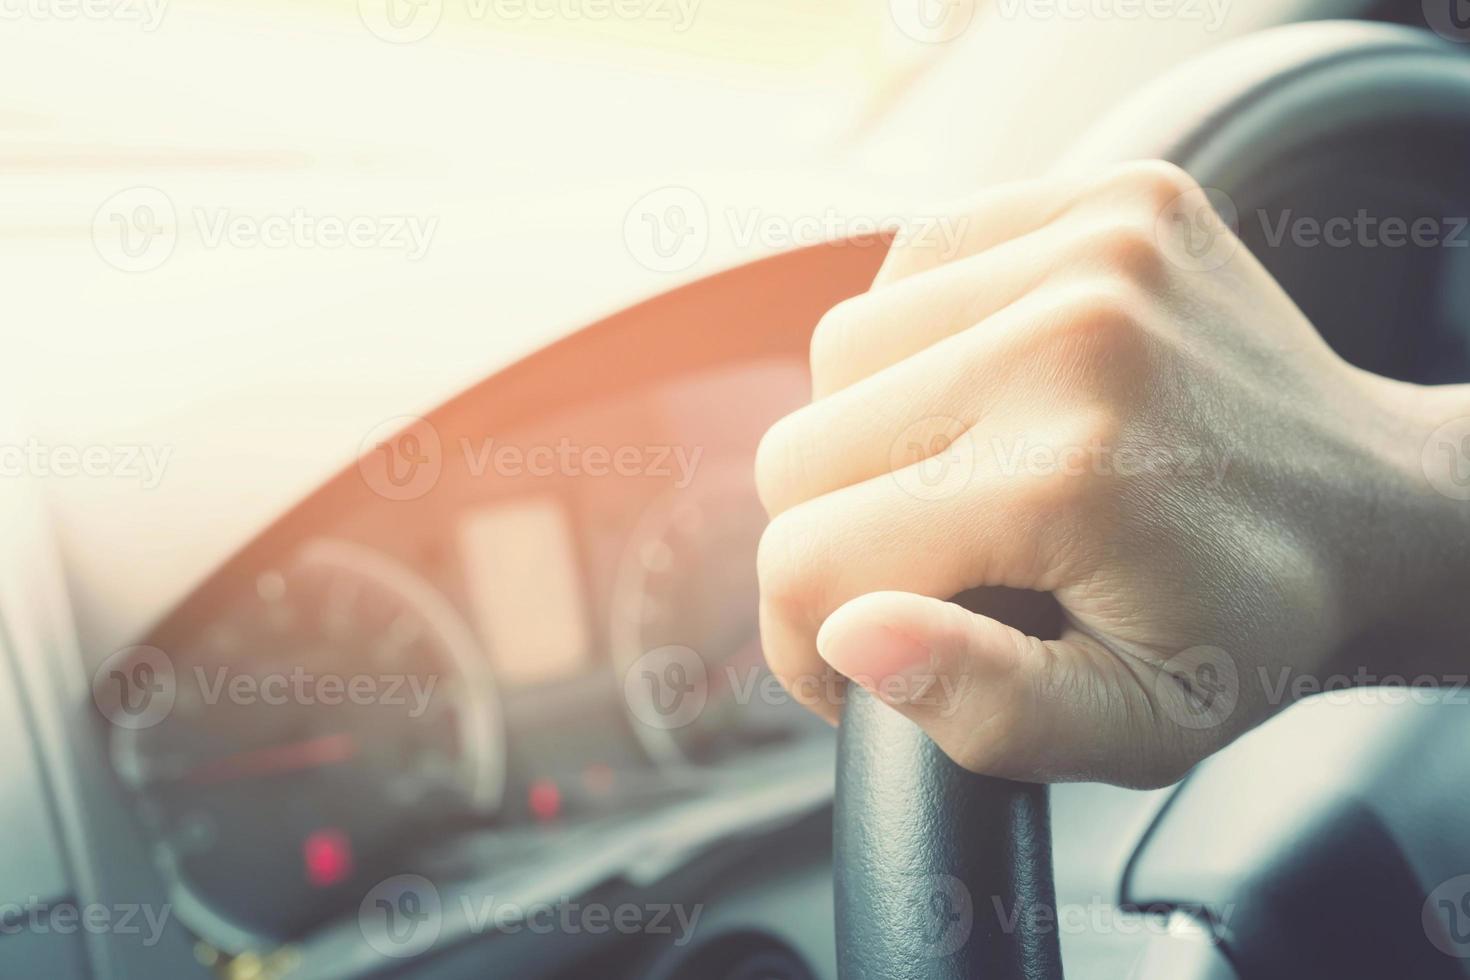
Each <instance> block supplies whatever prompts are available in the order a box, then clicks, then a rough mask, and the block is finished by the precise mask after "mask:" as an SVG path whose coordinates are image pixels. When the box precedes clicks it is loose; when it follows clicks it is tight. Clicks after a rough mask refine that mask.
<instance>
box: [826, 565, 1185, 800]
mask: <svg viewBox="0 0 1470 980" xmlns="http://www.w3.org/2000/svg"><path fill="white" fill-rule="evenodd" d="M817 651H818V652H819V653H820V654H821V656H822V659H823V660H825V661H826V662H827V663H828V664H829V665H831V667H832V668H833V669H834V670H836V671H837V672H838V673H840V674H842V675H844V676H845V677H847V678H848V679H849V680H851V681H853V682H854V683H857V684H860V685H861V686H863V687H865V688H867V689H868V690H870V691H872V692H873V693H874V694H875V695H876V696H877V697H878V698H880V699H881V700H883V701H884V702H885V703H887V704H888V705H890V706H891V707H893V708H894V709H895V710H897V711H900V712H902V713H903V714H904V715H906V716H907V717H909V718H910V719H911V720H913V721H914V722H915V723H916V724H918V725H919V727H920V728H922V729H923V730H924V731H925V733H927V734H928V735H929V737H930V738H932V739H933V740H934V741H935V743H936V744H937V745H938V746H939V747H940V748H941V749H942V750H943V751H944V752H945V754H947V755H948V756H949V757H950V758H951V759H953V760H954V761H955V762H956V763H958V764H959V765H961V766H963V767H964V768H966V769H969V770H971V771H972V772H979V773H985V774H987V775H993V776H1003V777H1006V778H1009V779H1021V780H1029V781H1034V782H1054V781H1065V780H1079V779H1085V780H1105V781H1107V782H1112V783H1118V784H1121V785H1128V786H1161V785H1166V784H1167V783H1169V782H1172V781H1174V780H1175V779H1177V778H1178V777H1179V776H1180V775H1182V774H1183V772H1184V771H1185V769H1187V767H1188V765H1189V764H1190V763H1191V762H1193V761H1194V760H1195V759H1197V758H1199V757H1201V756H1202V755H1203V754H1205V753H1206V752H1207V751H1208V749H1203V750H1199V749H1197V748H1195V747H1194V746H1193V745H1192V743H1193V742H1196V741H1201V740H1202V739H1203V737H1204V736H1205V733H1204V732H1200V731H1194V732H1190V731H1188V730H1184V731H1181V730H1180V729H1179V728H1178V726H1175V725H1171V724H1170V722H1169V716H1168V712H1163V711H1160V710H1158V706H1157V704H1156V703H1155V697H1154V694H1153V692H1154V690H1155V689H1156V688H1157V685H1156V683H1155V679H1156V677H1157V674H1158V672H1159V671H1158V668H1156V667H1154V666H1152V665H1150V664H1148V663H1146V662H1145V661H1143V660H1141V659H1138V658H1135V657H1133V656H1131V655H1128V654H1120V653H1115V652H1114V651H1112V650H1110V649H1109V648H1108V647H1106V646H1104V645H1103V644H1101V643H1099V642H1097V641H1096V640H1094V639H1093V638H1091V637H1090V636H1087V635H1086V634H1084V633H1082V632H1080V631H1078V630H1076V629H1068V630H1067V631H1065V632H1064V633H1063V634H1062V636H1061V638H1060V639H1056V640H1041V639H1038V638H1036V637H1033V636H1028V635H1026V634H1025V633H1022V632H1021V631H1019V630H1017V629H1013V628H1012V627H1010V626H1007V625H1006V624H1005V623H1002V622H1000V621H998V620H995V619H991V618H990V617H988V616H982V615H979V614H977V613H973V612H970V611H969V610H967V609H964V608H963V607H961V606H958V605H956V604H954V603H952V602H944V601H942V600H940V599H934V598H931V597H928V596H920V595H913V594H910V593H906V592H873V593H869V594H867V595H863V596H859V597H857V598H856V599H852V600H850V601H849V602H847V603H846V604H844V605H842V606H841V607H839V608H838V609H837V610H836V611H835V612H833V613H832V614H831V615H830V616H828V617H827V620H826V621H825V622H824V623H823V624H822V628H821V630H820V631H819V632H818V634H817Z"/></svg>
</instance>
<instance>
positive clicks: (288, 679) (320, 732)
mask: <svg viewBox="0 0 1470 980" xmlns="http://www.w3.org/2000/svg"><path fill="white" fill-rule="evenodd" d="M253 589H254V592H253V594H251V595H247V596H245V597H242V598H241V599H239V600H237V601H236V602H235V604H233V605H232V606H230V607H228V608H226V609H224V610H221V611H219V612H217V613H215V614H214V615H213V616H212V617H211V619H210V621H209V622H207V623H205V624H202V625H201V626H200V628H199V629H198V630H197V632H196V633H195V634H194V635H193V637H192V639H191V640H189V641H187V642H185V643H183V644H181V645H180V646H179V648H176V649H162V650H159V649H155V650H154V651H153V653H152V655H151V657H150V658H149V663H148V664H147V667H148V670H147V671H145V672H142V673H138V674H137V675H136V676H138V677H141V678H143V679H145V680H148V681H149V682H150V683H152V684H153V686H154V687H167V688H169V689H170V690H169V693H170V694H171V696H172V706H171V708H170V709H169V710H168V711H167V712H166V713H165V714H164V716H163V717H162V719H161V720H158V721H157V722H156V723H153V724H149V725H147V726H146V727H144V726H139V727H126V726H124V727H117V728H115V729H114V732H115V736H114V739H113V746H112V748H113V759H114V763H115V766H116V769H117V772H118V774H119V776H120V777H121V778H122V780H123V781H124V782H125V783H127V784H128V785H129V786H130V787H131V788H132V789H133V790H134V791H135V792H136V794H137V796H138V799H139V801H140V805H141V808H142V811H143V815H144V818H145V820H146V822H147V823H148V824H149V825H150V826H151V828H152V830H153V831H154V833H155V835H156V839H157V840H158V856H159V859H160V861H161V862H162V863H163V865H164V866H165V870H166V872H167V873H168V874H169V875H170V877H171V878H172V880H173V881H174V882H175V883H176V886H177V887H176V891H177V892H178V896H177V897H178V912H179V915H180V918H181V919H185V920H187V922H188V924H189V925H191V926H192V927H193V928H194V929H195V930H196V931H197V932H199V933H200V934H201V935H203V936H204V937H205V938H206V939H209V940H211V941H212V942H214V943H215V944H216V945H219V946H221V947H222V948H225V949H238V948H244V947H247V946H250V945H254V944H255V943H256V942H257V941H258V940H260V939H262V938H264V939H269V940H282V939H288V938H291V937H293V936H295V935H299V934H301V933H302V932H304V931H306V930H308V929H309V928H311V927H312V926H314V925H316V924H318V923H319V922H320V921H322V920H324V919H325V918H326V917H328V916H331V915H332V914H334V913H336V912H338V911H340V909H341V908H342V907H344V903H347V902H350V901H352V900H353V898H352V896H354V895H360V893H361V891H362V890H363V887H364V886H365V885H370V884H371V883H372V882H373V881H375V880H377V879H378V878H380V877H382V876H383V874H384V873H385V872H387V873H392V872H395V871H397V870H402V861H403V860H404V859H405V856H406V855H407V854H408V853H409V852H410V851H411V849H412V848H413V845H414V844H415V843H417V842H419V841H420V840H421V839H423V838H425V837H427V836H429V835H431V834H432V833H433V831H434V829H435V828H436V827H441V826H443V824H444V822H445V821H449V820H453V819H455V818H465V817H470V816H476V817H483V816H486V815H489V814H491V813H493V812H494V810H495V809H496V808H497V807H498V805H499V802H500V799H501V796H502V793H503V790H504V781H505V756H504V744H503V732H502V725H501V717H500V708H499V704H498V702H497V700H496V698H495V692H494V689H493V681H492V679H491V677H490V676H489V672H488V669H487V668H486V667H485V665H484V662H483V660H482V659H481V657H480V656H479V651H478V649H477V646H476V644H475V641H474V639H473V636H472V634H471V632H470V630H469V628H468V627H467V626H466V625H465V624H464V622H463V621H462V620H461V619H460V617H459V615H458V614H457V613H456V612H455V610H454V608H453V607H452V605H451V604H450V603H449V602H448V601H447V600H446V599H445V598H444V597H443V596H442V595H441V594H440V593H438V592H437V591H436V590H435V589H434V588H433V587H432V586H430V585H429V584H428V583H427V582H425V581H424V580H423V579H422V578H420V577H419V576H418V575H416V574H415V573H413V572H412V571H410V570H409V569H407V568H405V567H403V566H401V565H399V564H398V563H396V562H394V561H392V560H391V559H389V558H387V557H385V556H383V555H381V554H379V553H377V552H375V551H372V550H371V549H367V548H363V547H361V546H358V545H353V544H349V543H346V542H342V541H335V540H316V541H313V542H311V543H309V544H308V545H307V546H305V547H304V548H303V549H302V550H301V551H300V552H299V553H297V555H296V557H295V558H294V559H293V560H291V561H290V562H288V563H286V564H285V565H284V566H283V567H280V568H276V569H267V570H265V571H263V572H261V573H260V574H259V575H258V576H257V577H256V578H255V581H254V583H253ZM140 649H147V648H140ZM160 656H161V659H160ZM140 666H142V665H140ZM144 674H146V677H144V676H143V675H144ZM121 676H122V677H128V676H133V675H130V674H129V672H128V666H127V665H123V667H122V670H121Z"/></svg>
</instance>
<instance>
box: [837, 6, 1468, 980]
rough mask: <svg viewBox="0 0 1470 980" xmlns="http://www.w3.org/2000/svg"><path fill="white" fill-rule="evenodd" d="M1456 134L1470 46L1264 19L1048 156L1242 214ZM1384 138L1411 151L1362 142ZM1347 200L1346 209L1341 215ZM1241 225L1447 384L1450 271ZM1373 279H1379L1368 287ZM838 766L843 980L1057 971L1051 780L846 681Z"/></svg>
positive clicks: (1334, 316)
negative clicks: (988, 763)
mask: <svg viewBox="0 0 1470 980" xmlns="http://www.w3.org/2000/svg"><path fill="white" fill-rule="evenodd" d="M1467 133H1470V58H1467V57H1466V55H1465V53H1464V49H1462V48H1460V47H1459V46H1457V45H1454V44H1449V43H1447V42H1443V41H1442V40H1441V39H1439V38H1436V37H1434V36H1433V35H1431V34H1429V33H1428V32H1425V31H1414V30H1411V29H1408V28H1401V27H1392V26H1388V25H1374V24H1365V23H1351V22H1338V23H1333V22H1325V23H1315V24H1304V25H1295V26H1291V27H1284V28H1278V29H1275V30H1270V31H1265V32H1262V33H1260V34H1257V35H1253V36H1251V37H1247V38H1244V39H1241V40H1239V41H1236V42H1234V43H1231V44H1228V45H1225V46H1222V47H1221V48H1219V49H1216V50H1215V51H1213V52H1210V53H1209V54H1207V55H1205V56H1204V57H1202V58H1199V59H1196V60H1195V61H1192V62H1189V63H1187V64H1185V65H1183V66H1182V67H1180V68H1178V69H1176V70H1174V71H1173V72H1171V73H1169V74H1167V75H1165V76H1164V77H1163V78H1161V79H1159V80H1158V81H1157V82H1156V83H1154V84H1152V85H1150V86H1148V87H1146V88H1145V89H1144V90H1142V91H1141V92H1140V93H1138V95H1137V96H1136V97H1134V98H1133V99H1131V100H1130V101H1129V102H1128V103H1126V104H1124V105H1122V106H1120V107H1119V108H1118V109H1117V110H1115V111H1114V112H1113V113H1110V114H1109V115H1108V116H1106V117H1105V118H1104V119H1103V120H1101V121H1100V122H1099V123H1098V124H1097V126H1096V127H1095V128H1094V129H1093V130H1092V131H1090V132H1089V133H1088V134H1087V135H1086V136H1085V137H1084V139H1083V140H1082V141H1081V142H1080V143H1079V144H1078V146H1077V147H1076V149H1075V151H1074V152H1073V153H1072V154H1071V155H1070V156H1069V157H1067V158H1066V159H1065V160H1064V161H1062V164H1061V166H1060V169H1061V170H1062V171H1064V172H1084V171H1095V170H1096V169H1098V168H1099V167H1101V166H1105V165H1107V164H1109V163H1113V162H1120V161H1123V160H1128V159H1137V158H1144V157H1154V158H1162V159H1167V160H1171V161H1173V162H1175V163H1177V164H1179V165H1180V166H1182V167H1183V168H1184V169H1186V170H1188V171H1189V172H1190V173H1191V174H1192V175H1193V176H1194V177H1195V178H1196V179H1197V180H1198V181H1199V182H1200V183H1201V184H1202V185H1204V186H1205V187H1207V188H1215V189H1219V190H1222V191H1224V193H1225V194H1226V195H1228V199H1229V200H1231V201H1232V202H1233V203H1234V204H1235V205H1236V207H1237V209H1238V211H1239V214H1240V215H1242V216H1244V215H1248V214H1253V213H1257V212H1260V213H1264V208H1265V207H1266V206H1267V205H1268V204H1269V205H1272V206H1274V207H1277V208H1279V207H1280V206H1282V205H1283V203H1284V202H1285V203H1291V204H1297V205H1300V206H1301V207H1302V209H1303V210H1307V209H1311V208H1313V207H1315V208H1318V209H1321V210H1323V211H1324V212H1325V213H1327V214H1333V213H1338V214H1341V213H1348V214H1351V213H1353V212H1354V211H1355V210H1356V209H1357V207H1360V206H1361V203H1360V202H1361V197H1362V195H1363V194H1364V193H1367V192H1366V191H1365V189H1364V188H1365V187H1369V186H1372V187H1388V188H1391V190H1392V192H1393V193H1397V194H1400V195H1402V194H1405V193H1407V192H1406V190H1405V187H1406V185H1405V183H1404V182H1405V181H1417V182H1418V183H1419V184H1422V185H1424V186H1423V187H1417V188H1415V191H1416V192H1418V191H1423V192H1425V193H1420V194H1419V195H1418V200H1419V201H1420V203H1421V204H1422V201H1423V199H1424V198H1425V194H1426V193H1427V192H1428V191H1444V190H1445V188H1446V187H1455V186H1456V185H1458V184H1459V183H1460V182H1461V181H1460V179H1459V178H1458V177H1457V176H1455V175H1456V174H1458V175H1462V174H1463V173H1465V172H1466V171H1465V169H1464V166H1465V161H1466V160H1470V145H1467V143H1470V141H1467V137H1466V134H1467ZM1390 137H1391V138H1392V139H1394V140H1395V141H1396V145H1401V146H1403V147H1404V148H1405V149H1406V151H1408V152H1407V156H1406V157H1404V158H1402V159H1400V158H1397V157H1394V156H1392V155H1384V154H1382V153H1375V152H1374V148H1375V147H1376V148H1381V147H1382V146H1383V141H1384V140H1385V139H1386V138H1390ZM1346 159H1351V160H1352V161H1353V162H1354V163H1355V164H1361V166H1363V167H1364V168H1374V167H1376V168H1379V170H1380V171H1381V173H1369V174H1367V175H1366V176H1367V177H1368V178H1369V179H1368V180H1366V181H1365V180H1363V179H1362V178H1363V177H1364V176H1365V174H1363V173H1361V172H1357V173H1354V174H1353V177H1355V178H1356V180H1345V179H1344V178H1343V177H1341V176H1340V173H1334V171H1338V172H1340V171H1341V170H1342V168H1343V164H1344V161H1345V160H1346ZM1437 161H1438V162H1437ZM1443 161H1450V162H1451V164H1452V166H1453V168H1455V169H1454V170H1453V173H1451V174H1450V175H1448V176H1446V175H1444V174H1441V173H1439V172H1437V171H1436V168H1437V167H1438V166H1439V162H1443ZM1395 168H1397V169H1395ZM1458 190H1459V192H1460V193H1461V194H1463V193H1464V189H1463V188H1458ZM1379 193H1380V194H1381V193H1383V191H1382V190H1380V191H1379ZM1333 194H1336V195H1337V197H1336V198H1335V201H1336V203H1335V204H1333V203H1332V201H1333V200H1334V198H1333ZM1346 202H1352V209H1351V210H1344V208H1345V206H1346ZM1461 207H1463V205H1461ZM1334 209H1335V210H1334ZM1438 213H1440V214H1455V213H1464V211H1463V210H1460V211H1455V210H1442V211H1439V212H1438ZM1239 230H1240V231H1241V236H1242V238H1243V239H1244V240H1245V241H1246V243H1247V245H1249V246H1251V247H1252V249H1253V251H1255V252H1256V253H1257V255H1258V257H1260V258H1261V260H1262V261H1263V263H1264V264H1266V266H1267V267H1268V268H1269V269H1270V270H1271V271H1272V273H1273V274H1274V275H1276V277H1277V278H1278V280H1280V281H1281V282H1282V284H1283V285H1284V286H1285V287H1286V288H1287V290H1288V292H1290V293H1291V294H1292V296H1293V298H1294V299H1295V300H1296V301H1297V303H1298V305H1300V306H1301V307H1302V309H1303V311H1304V312H1306V313H1307V314H1308V316H1309V317H1310V318H1311V319H1312V321H1313V322H1314V323H1317V324H1319V325H1320V326H1323V329H1324V334H1326V335H1327V339H1328V340H1329V342H1331V343H1333V345H1334V346H1335V347H1337V349H1338V350H1339V351H1340V352H1341V353H1343V355H1344V356H1345V357H1347V358H1348V359H1349V360H1353V361H1356V362H1358V363H1360V364H1361V365H1362V366H1365V367H1368V368H1370V369H1374V370H1378V371H1380V373H1385V374H1394V375H1397V376H1400V377H1405V378H1409V379H1412V380H1419V381H1433V380H1441V379H1438V378H1435V377H1434V376H1433V374H1434V365H1433V360H1434V358H1433V356H1432V351H1433V350H1434V345H1435V338H1434V336H1432V332H1433V331H1435V330H1436V329H1440V328H1441V327H1442V323H1441V324H1439V325H1438V326H1437V325H1436V320H1435V316H1434V315H1433V313H1432V310H1431V309H1430V307H1432V306H1433V305H1434V302H1435V300H1436V296H1435V292H1434V286H1435V283H1434V282H1433V281H1431V280H1432V279H1433V276H1434V275H1438V276H1444V275H1447V274H1448V273H1447V272H1446V270H1443V269H1439V270H1434V271H1433V273H1432V274H1430V273H1424V274H1422V275H1421V273H1423V270H1419V269H1416V268H1410V267H1407V266H1403V265H1402V264H1389V265H1384V264H1383V262H1387V261H1389V260H1387V259H1383V260H1380V259H1379V258H1377V257H1375V258H1374V260H1373V261H1374V262H1375V263H1378V264H1375V265H1371V266H1362V267H1353V266H1347V267H1348V268H1353V270H1354V271H1353V272H1352V276H1353V277H1354V278H1352V279H1350V280H1349V281H1353V282H1356V283H1361V284H1362V288H1361V289H1358V290H1344V289H1342V288H1341V283H1342V282H1343V281H1344V280H1343V278H1342V277H1341V274H1342V273H1343V271H1344V267H1345V266H1344V265H1342V264H1339V265H1337V266H1336V267H1334V263H1350V262H1353V261H1354V260H1355V257H1354V256H1353V255H1352V254H1350V253H1351V250H1348V251H1347V252H1344V251H1343V250H1338V251H1337V252H1333V251H1332V250H1327V249H1316V250H1315V251H1314V252H1311V253H1307V252H1305V251H1303V250H1292V249H1291V248H1290V247H1289V243H1288V246H1287V247H1285V248H1283V247H1281V244H1280V243H1279V242H1278V243H1275V244H1274V245H1272V246H1271V247H1269V248H1267V247H1266V243H1263V242H1261V241H1260V240H1259V239H1258V238H1257V237H1255V236H1254V233H1253V232H1252V231H1251V229H1250V228H1248V227H1245V222H1242V227H1241V228H1240V229H1239ZM1381 251H1382V250H1380V252H1381ZM1357 258H1359V259H1360V258H1361V256H1358V257H1357ZM1393 261H1394V262H1399V261H1400V260H1399V259H1397V258H1396V259H1394V260H1393ZM1402 261H1425V260H1424V259H1422V258H1421V257H1418V256H1414V257H1404V258H1403V260H1402ZM1365 270H1366V271H1365ZM1461 271H1463V270H1461ZM1363 276H1367V277H1368V280H1364V279H1363V278H1361V277H1363ZM1374 276H1377V277H1378V278H1379V281H1377V282H1372V281H1369V280H1371V279H1372V278H1373V277H1374ZM1406 283H1408V284H1412V285H1413V286H1414V288H1415V289H1416V290H1417V291H1419V292H1421V293H1422V294H1423V295H1424V299H1423V300H1422V303H1423V304H1424V306H1425V310H1424V311H1423V314H1422V316H1419V317H1417V318H1416V317H1415V316H1412V315H1409V316H1406V315H1404V314H1403V312H1402V310H1400V313H1399V320H1398V322H1399V323H1401V324H1410V323H1413V324H1416V326H1415V327H1414V329H1416V330H1418V331H1420V334H1419V335H1418V336H1415V337H1412V338H1410V342H1409V343H1404V335H1403V334H1402V333H1400V334H1399V335H1398V336H1397V337H1396V343H1395V344H1394V345H1393V347H1394V348H1395V350H1396V351H1399V352H1402V351H1403V350H1406V349H1407V350H1411V351H1415V350H1417V351H1419V352H1420V353H1421V354H1422V353H1424V352H1426V351H1428V352H1431V353H1430V354H1429V355H1428V356H1424V357H1419V358H1413V357H1410V358H1407V359H1405V358H1403V357H1398V358H1396V359H1390V358H1389V355H1387V354H1386V353H1385V352H1384V350H1380V349H1379V347H1376V346H1375V343H1378V344H1380V345H1381V344H1382V340H1381V338H1382V335H1383V333H1384V331H1383V330H1382V324H1383V323H1384V322H1389V321H1386V320H1385V319H1384V318H1383V311H1382V309H1381V307H1376V306H1375V304H1374V303H1373V302H1372V301H1369V300H1368V299H1367V297H1370V296H1375V295H1376V296H1386V297H1389V298H1390V299H1391V300H1392V301H1393V302H1398V303H1399V304H1400V306H1402V303H1403V299H1404V294H1405V292H1406V290H1405V289H1404V286H1405V284H1406ZM1443 318H1444V315H1443V314H1442V313H1441V314H1440V320H1441V321H1442V320H1443ZM1328 325H1330V329H1329V328H1328ZM1374 338H1379V340H1377V341H1375V339H1374ZM837 768H838V772H837V797H836V806H835V816H834V820H835V826H834V834H835V851H836V853H835V858H836V875H835V899H836V912H837V943H838V949H837V960H838V968H839V974H840V976H841V977H842V978H843V980H869V978H873V980H960V978H966V980H969V978H983V980H1022V978H1024V980H1055V978H1060V977H1061V976H1062V964H1061V952H1060V949H1059V944H1058V941H1057V934H1056V930H1055V929H1053V928H1049V923H1050V922H1052V921H1053V920H1052V919H1051V918H1050V916H1049V913H1054V912H1055V894H1054V891H1055V888H1054V884H1053V878H1052V865H1051V843H1050V826H1049V816H1048V803H1047V791H1046V788H1045V787H1043V786H1035V785H1027V784H1022V783H1015V782H1009V781H1006V780H1001V779H994V778H990V777H985V776H979V775H975V774H973V773H971V772H968V771H966V770H964V769H962V768H960V767H959V766H958V765H956V764H955V763H954V762H952V761H951V760H950V759H949V758H948V757H947V756H945V755H944V753H943V752H941V751H940V750H939V749H938V747H937V746H935V745H934V744H933V742H931V741H930V740H929V739H928V737H927V736H925V735H924V734H923V733H922V732H921V731H920V730H919V729H918V728H917V727H916V726H915V725H914V724H913V723H912V722H910V721H908V720H907V719H906V718H904V717H902V716H901V715H900V714H898V713H897V712H896V711H893V710H891V709H889V708H888V707H887V706H886V705H884V704H882V703H881V702H880V701H878V700H876V699H875V698H874V697H872V696H871V695H869V694H867V693H866V692H864V691H859V690H857V689H856V688H855V687H854V689H853V690H852V693H851V696H850V697H849V700H848V704H847V707H846V709H845V713H844V716H843V720H842V725H841V730H840V733H839V743H838V760H837ZM1037 912H1040V913H1042V914H1039V915H1038V914H1035V913H1037ZM1232 972H1233V971H1232Z"/></svg>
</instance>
